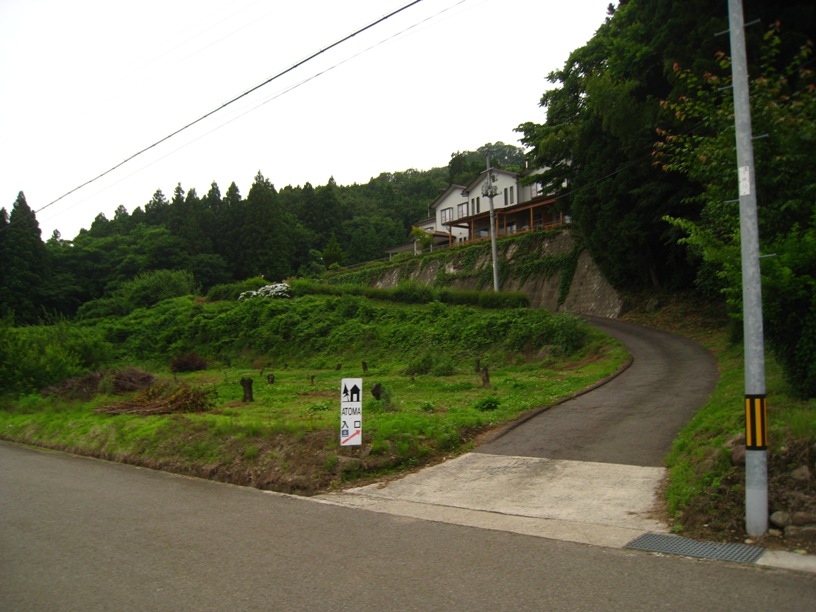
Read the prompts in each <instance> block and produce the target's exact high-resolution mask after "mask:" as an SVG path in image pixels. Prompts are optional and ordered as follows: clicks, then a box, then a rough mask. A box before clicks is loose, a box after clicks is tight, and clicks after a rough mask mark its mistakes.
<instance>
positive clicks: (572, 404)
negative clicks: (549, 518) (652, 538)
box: [475, 317, 718, 467]
mask: <svg viewBox="0 0 816 612" xmlns="http://www.w3.org/2000/svg"><path fill="white" fill-rule="evenodd" d="M586 320H587V322H588V323H589V324H590V325H592V326H593V327H596V328H598V329H600V330H601V331H603V332H605V333H607V334H609V335H610V336H613V337H614V338H616V339H617V340H619V341H620V342H621V343H622V344H623V345H624V346H625V347H626V348H627V350H628V351H629V352H630V353H631V354H632V357H633V362H632V365H631V366H630V367H629V368H628V369H627V370H626V371H624V372H623V373H622V374H620V375H619V376H618V377H617V378H615V379H613V380H612V381H610V382H609V383H607V384H605V385H603V386H601V387H599V388H597V389H595V390H593V391H591V392H589V393H586V394H584V395H582V396H580V397H577V398H575V399H572V400H570V401H568V402H565V403H563V404H560V405H558V406H555V407H553V408H551V409H550V410H547V411H546V412H543V413H542V414H540V415H539V416H537V417H535V418H533V419H531V420H530V421H528V422H526V423H524V424H523V425H522V426H520V427H517V428H515V429H512V430H510V431H509V432H508V433H507V434H505V435H504V436H502V437H500V438H499V439H498V440H495V441H493V442H491V443H489V444H486V445H484V446H481V447H479V448H478V449H476V451H475V452H480V453H488V454H491V455H513V456H517V457H541V458H548V459H567V460H573V461H593V462H599V463H617V464H623V465H638V466H644V467H648V466H653V467H657V466H661V465H663V459H664V457H665V456H666V453H667V452H668V451H669V449H670V448H671V444H672V440H674V438H675V436H676V435H677V433H678V431H679V430H680V429H681V428H682V427H683V425H685V424H686V423H687V422H688V421H689V419H690V418H691V416H692V415H693V414H694V412H695V411H696V410H697V409H698V408H700V407H701V406H702V405H703V404H704V403H705V402H706V400H707V398H708V397H709V396H710V395H711V393H712V392H713V390H714V387H715V385H716V382H717V378H718V373H717V365H716V362H715V361H714V359H713V357H712V356H711V355H710V354H709V353H708V351H706V350H705V349H704V348H703V347H701V346H700V345H699V344H697V343H696V342H694V341H692V340H689V339H687V338H683V337H681V336H676V335H674V334H669V333H666V332H662V331H658V330H655V329H649V328H645V327H641V326H639V325H634V324H631V323H625V322H623V321H618V320H613V319H601V318H596V317H587V318H586Z"/></svg>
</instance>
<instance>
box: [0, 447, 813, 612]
mask: <svg viewBox="0 0 816 612" xmlns="http://www.w3.org/2000/svg"><path fill="white" fill-rule="evenodd" d="M0 492H2V495H1V496H0V517H2V521H0V609H2V610H3V611H5V612H12V611H28V610H31V611H38V612H39V611H62V610H82V611H83V612H88V611H96V610H104V611H111V610H116V611H123V610H140V611H144V610H150V611H162V610H173V611H180V610H196V611H204V610H229V611H234V610H422V611H428V610H468V611H477V610H491V611H500V610H599V609H604V610H613V611H614V610H629V611H631V610H659V609H666V610H694V611H704V610H740V611H749V610H799V611H801V610H806V609H813V603H814V601H816V577H814V575H812V574H806V573H796V572H789V571H783V570H776V569H767V568H758V567H756V566H747V565H736V564H727V563H722V562H702V561H695V560H690V559H685V558H681V557H660V556H655V555H651V554H647V553H642V552H635V551H625V550H615V549H606V548H601V547H594V546H586V545H581V544H572V543H568V542H560V541H555V540H550V539H546V538H540V537H530V536H522V535H518V534H513V533H507V532H502V531H493V530H486V529H476V528H471V527H462V526H459V525H450V524H443V523H438V522H433V521H423V520H416V519H407V518H404V517H400V516H393V515H388V514H380V513H375V512H366V511H361V510H355V509H351V508H343V507H336V506H331V505H327V504H321V503H316V502H314V501H311V500H308V499H299V498H294V497H289V496H284V495H280V494H270V493H265V492H262V491H258V490H255V489H249V488H241V487H235V486H230V485H223V484H219V483H215V482H210V481H205V480H197V479H191V478H184V477H180V476H174V475H171V474H166V473H162V472H156V471H151V470H147V469H139V468H135V467H132V466H126V465H119V464H114V463H108V462H104V461H98V460H93V459H86V458H81V457H74V456H71V455H64V454H60V453H49V452H43V451H39V450H33V449H29V448H24V447H19V446H15V445H11V444H7V443H0Z"/></svg>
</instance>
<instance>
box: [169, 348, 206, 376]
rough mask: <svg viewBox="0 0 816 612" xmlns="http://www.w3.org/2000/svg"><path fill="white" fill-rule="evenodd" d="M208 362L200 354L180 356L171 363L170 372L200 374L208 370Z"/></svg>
mask: <svg viewBox="0 0 816 612" xmlns="http://www.w3.org/2000/svg"><path fill="white" fill-rule="evenodd" d="M206 369H207V362H206V361H205V360H204V358H202V357H201V356H200V355H199V354H198V353H189V354H187V355H179V356H178V357H176V358H175V359H173V361H171V362H170V371H171V372H173V373H174V374H177V373H179V372H198V371H199V370H206Z"/></svg>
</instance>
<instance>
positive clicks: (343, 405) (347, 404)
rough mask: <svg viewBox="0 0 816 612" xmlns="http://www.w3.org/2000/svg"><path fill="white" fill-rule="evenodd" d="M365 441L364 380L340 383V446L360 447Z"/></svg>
mask: <svg viewBox="0 0 816 612" xmlns="http://www.w3.org/2000/svg"><path fill="white" fill-rule="evenodd" d="M362 439H363V379H362V378H344V379H343V380H342V381H341V382H340V446H358V445H360V444H362Z"/></svg>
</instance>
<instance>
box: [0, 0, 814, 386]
mask: <svg viewBox="0 0 816 612" xmlns="http://www.w3.org/2000/svg"><path fill="white" fill-rule="evenodd" d="M743 5H744V12H745V21H746V22H747V23H749V24H751V25H749V26H748V27H747V30H746V32H747V40H748V54H749V58H748V59H749V65H750V73H751V91H752V105H753V109H752V114H753V117H754V132H755V135H756V136H757V137H758V139H757V140H756V143H755V156H756V173H757V189H758V201H759V208H760V228H759V229H760V242H761V249H762V252H763V254H765V255H769V256H771V255H772V256H773V257H768V258H767V259H763V275H764V279H763V282H764V283H765V284H766V290H765V302H766V304H765V308H766V330H767V337H768V340H769V344H770V346H771V347H773V348H774V349H775V350H776V351H777V353H778V354H779V355H780V357H781V358H782V359H783V361H784V362H785V366H786V371H787V372H788V376H789V379H790V380H791V381H792V383H793V384H795V385H796V386H797V388H798V389H799V391H800V392H801V393H803V394H805V395H809V396H814V395H816V364H814V362H813V360H812V355H813V354H814V352H816V325H814V323H813V321H816V292H815V291H814V288H815V287H816V280H814V279H816V229H814V228H815V227H816V212H815V211H816V206H815V205H814V200H816V172H814V170H813V158H814V154H816V145H815V144H814V143H816V79H815V78H814V58H813V55H812V51H813V40H814V38H816V4H814V3H813V2H812V1H810V0H807V1H806V0H776V1H774V2H769V1H767V0H766V1H763V0H744V2H743ZM727 29H728V20H727V3H726V2H725V1H724V0H723V1H721V2H710V1H709V0H688V1H685V2H675V1H673V0H626V1H622V2H620V3H619V4H618V5H617V7H614V6H612V5H610V14H609V17H608V18H607V20H606V22H605V23H604V24H603V25H602V26H601V27H600V28H599V29H598V31H597V33H596V34H595V36H593V38H592V39H591V40H590V41H588V43H587V44H586V45H584V46H583V47H581V48H579V49H576V50H574V51H573V52H572V53H571V55H570V56H569V59H568V60H567V62H566V63H565V65H564V66H563V67H562V68H560V69H558V70H555V71H553V72H551V73H550V74H549V77H548V79H549V81H550V83H551V86H550V87H549V88H547V90H546V92H544V93H543V96H542V98H541V105H542V106H543V107H544V108H545V109H546V120H545V122H544V123H542V124H536V123H532V122H530V123H525V124H522V125H521V126H519V127H518V131H519V133H520V134H521V137H522V138H521V140H522V143H523V144H524V145H525V146H526V147H527V151H526V153H525V154H524V157H525V158H526V159H522V157H521V155H520V150H519V149H518V148H516V147H512V146H508V145H504V144H502V143H497V144H496V145H490V147H491V150H492V154H493V158H494V162H495V163H496V165H498V166H500V167H502V166H503V167H505V168H507V169H520V168H521V167H522V166H523V164H524V163H525V162H526V164H527V165H528V166H529V167H535V168H545V169H546V171H545V172H544V173H543V174H540V175H537V176H536V180H538V181H539V182H540V183H541V185H542V187H543V190H544V192H545V193H547V194H551V195H553V196H556V197H557V198H558V202H559V206H560V207H561V208H562V209H563V211H564V212H565V213H567V214H569V215H570V217H571V219H572V222H573V233H574V235H575V238H576V239H577V240H579V241H581V242H582V246H583V247H585V248H586V249H587V250H588V251H589V253H590V254H591V255H592V257H593V259H594V260H595V262H596V263H597V265H598V266H599V267H600V269H601V270H602V271H603V272H604V274H605V276H606V278H607V279H608V280H609V282H610V283H612V284H613V285H614V286H615V287H616V288H618V289H621V290H633V291H639V290H647V291H656V290H657V291H665V290H675V289H687V288H690V287H694V288H696V289H697V290H699V291H700V292H702V293H703V294H704V295H705V296H707V297H708V298H709V299H711V300H713V301H716V300H720V301H727V302H728V304H729V306H730V309H731V312H732V313H734V315H735V316H739V313H740V311H741V308H740V300H741V291H740V290H741V287H740V283H741V280H740V276H739V270H740V262H739V227H738V214H737V211H738V205H737V203H736V200H737V197H738V193H737V186H738V181H737V173H736V159H735V146H734V137H733V134H734V132H733V110H732V102H731V93H730V67H729V57H728V54H729V39H728V36H727V35H724V34H725V33H727ZM524 61H529V62H530V74H531V75H532V76H533V77H535V78H538V77H539V76H541V75H543V74H544V73H545V71H546V70H548V69H549V68H548V67H545V66H544V65H543V64H541V63H540V62H541V60H538V59H534V58H525V59H524ZM486 146H487V145H486ZM482 153H484V151H482V150H480V151H477V152H464V153H456V154H454V155H452V157H451V162H450V164H449V165H448V166H447V167H446V168H435V169H431V170H427V171H417V170H407V171H404V172H395V173H385V174H381V175H380V176H378V177H376V178H374V179H372V180H371V181H369V182H368V183H367V184H365V185H351V186H340V185H337V184H335V182H334V181H333V180H329V181H328V183H327V184H325V185H322V186H317V187H314V186H312V185H310V184H306V185H303V186H298V187H292V186H287V187H283V188H276V187H275V186H274V180H273V178H270V177H266V176H264V175H263V174H261V173H260V172H259V173H258V175H257V176H256V179H255V182H254V183H253V185H252V187H251V188H250V190H249V192H248V193H247V194H241V193H239V192H238V189H237V188H236V187H235V185H234V184H233V185H230V186H229V188H228V189H227V190H226V192H225V193H222V192H221V189H220V188H219V186H218V185H215V184H212V185H211V186H210V188H209V190H208V191H207V192H206V193H205V194H202V195H199V193H198V192H197V191H196V189H195V188H193V186H187V188H186V189H185V188H184V187H182V186H181V185H178V186H177V187H176V189H175V191H174V193H172V194H169V195H167V194H164V193H162V192H161V191H157V192H156V193H155V194H154V195H153V197H152V198H150V199H149V201H146V203H145V205H144V206H143V207H139V208H136V209H135V210H133V211H127V210H125V209H124V208H121V207H120V208H119V209H118V210H117V211H116V213H115V215H114V216H113V218H112V219H107V218H105V217H104V216H102V215H100V216H99V217H97V219H96V220H95V221H94V222H93V224H92V225H91V227H90V228H89V229H87V230H86V231H82V232H81V233H80V234H79V235H78V236H76V237H75V238H74V239H73V240H71V241H65V240H63V239H61V237H59V236H57V235H55V236H52V237H51V238H50V239H48V240H47V241H45V242H44V241H43V239H42V237H41V236H40V232H39V228H38V225H37V221H36V218H35V215H34V213H33V212H32V210H31V208H30V207H29V205H28V204H27V203H26V201H25V198H24V196H23V195H22V192H21V195H20V196H19V197H18V199H17V201H16V202H15V203H14V205H13V207H12V208H11V212H10V214H7V213H6V210H5V209H3V210H0V261H2V266H0V312H6V313H12V314H13V316H14V317H15V321H16V322H18V323H30V322H35V321H38V320H41V319H43V317H44V316H48V315H49V314H51V313H58V314H62V315H68V316H72V315H73V314H75V313H76V312H77V311H78V309H79V307H80V306H81V305H82V304H84V303H86V302H88V301H90V300H93V299H97V298H100V297H102V296H104V295H106V294H107V295H111V294H112V293H114V292H115V291H116V290H117V288H119V287H121V286H122V285H123V283H126V282H127V281H130V280H132V279H134V278H135V277H136V276H137V275H139V274H141V273H144V272H148V271H153V270H159V269H166V270H183V271H186V272H187V273H189V274H192V278H193V281H194V283H195V284H197V285H199V286H200V287H201V288H202V289H204V290H206V289H207V288H209V287H212V286H214V285H217V284H221V283H226V282H232V281H237V280H242V279H246V278H249V277H254V276H258V275H263V276H264V277H265V278H267V279H269V280H280V279H283V278H287V277H290V276H294V275H301V276H306V275H312V274H318V273H320V272H322V271H324V270H325V269H327V268H329V267H331V266H332V265H333V264H341V265H342V264H353V263H358V262H363V261H368V260H371V259H377V258H380V257H382V255H383V251H384V249H386V248H388V247H390V246H393V245H395V244H398V243H400V242H402V241H404V240H406V239H407V237H408V235H409V232H410V228H411V225H412V224H413V223H415V222H416V221H418V220H420V219H422V218H423V217H425V216H427V215H428V213H429V205H430V204H431V203H432V202H433V201H434V200H435V199H436V198H437V197H438V196H439V195H440V194H441V193H442V192H443V191H444V190H445V188H446V187H447V186H448V185H450V184H451V183H462V184H467V183H468V182H469V181H471V180H472V179H473V178H475V177H476V176H478V173H479V172H480V171H481V169H482V168H483V164H484V158H483V155H482ZM21 188H23V189H24V186H21ZM146 199H147V197H146ZM35 208H36V206H35Z"/></svg>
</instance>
